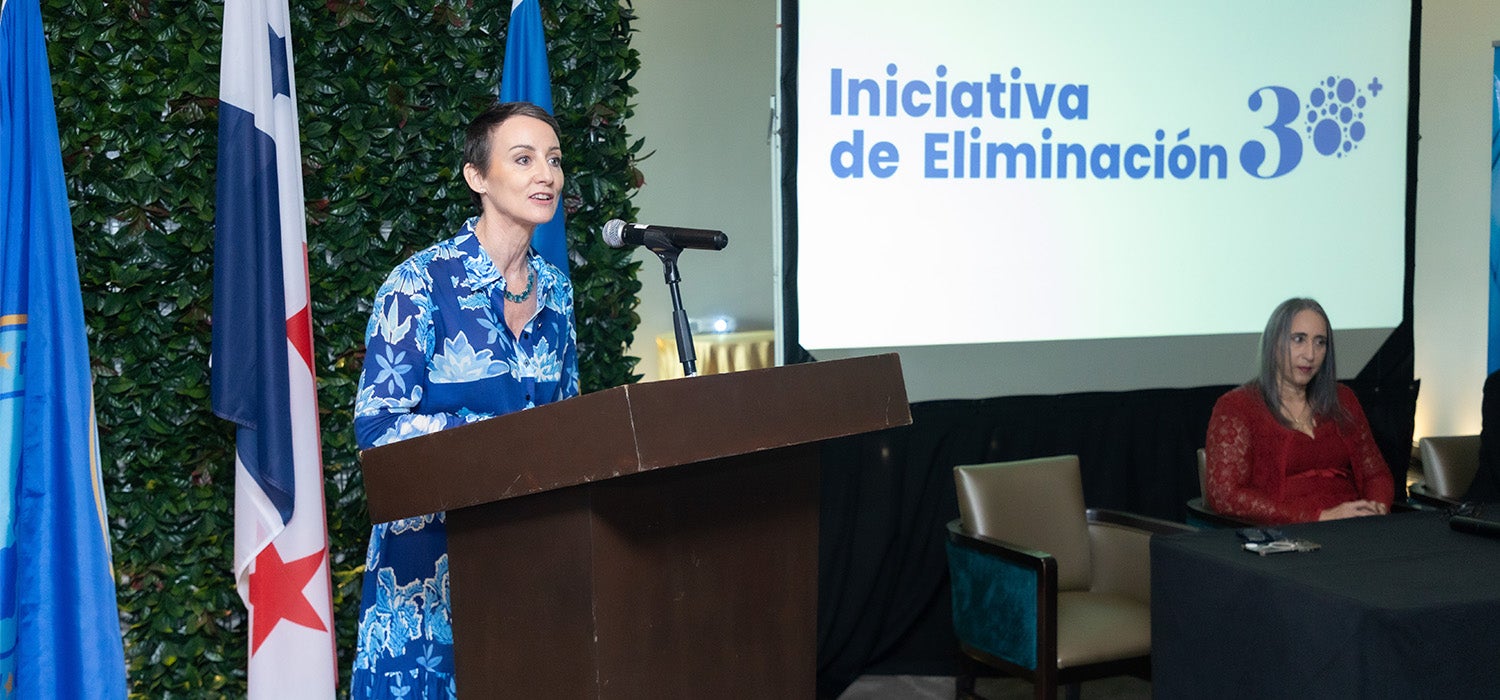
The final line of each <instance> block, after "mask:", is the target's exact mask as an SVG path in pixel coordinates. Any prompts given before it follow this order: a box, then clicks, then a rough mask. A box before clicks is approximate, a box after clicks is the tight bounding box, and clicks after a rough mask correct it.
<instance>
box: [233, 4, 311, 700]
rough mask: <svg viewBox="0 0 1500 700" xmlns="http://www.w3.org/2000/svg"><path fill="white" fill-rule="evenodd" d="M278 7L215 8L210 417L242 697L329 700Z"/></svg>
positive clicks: (302, 246)
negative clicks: (245, 633)
mask: <svg viewBox="0 0 1500 700" xmlns="http://www.w3.org/2000/svg"><path fill="white" fill-rule="evenodd" d="M291 46H292V44H291V24H290V21H289V19H288V17H287V2H286V0H226V1H225V3H224V44H223V51H222V56H223V60H222V61H221V62H220V73H219V161H218V168H219V171H218V183H217V184H218V187H217V205H216V206H217V208H216V210H215V213H214V315H213V361H212V370H211V377H210V379H211V382H212V384H211V392H212V394H211V396H212V403H213V410H214V413H216V414H218V415H219V416H221V417H223V418H225V419H228V420H231V421H234V422H235V423H236V424H237V430H236V432H235V470H234V492H235V496H234V521H235V524H234V572H235V580H236V587H237V588H238V590H239V592H240V597H241V598H242V599H243V600H244V603H245V608H246V610H247V611H248V612H249V615H250V630H249V631H250V638H249V639H248V640H247V642H248V646H249V649H250V660H249V667H248V668H247V669H246V676H247V680H248V686H249V693H248V695H249V697H250V698H251V700H258V699H261V698H288V697H296V698H332V697H334V695H335V693H336V686H337V682H338V667H337V660H336V658H335V653H334V639H333V598H332V587H331V585H330V578H329V574H328V526H327V519H326V518H325V516H324V512H325V511H324V504H323V462H322V455H321V448H320V440H319V432H318V399H317V389H316V387H317V377H316V374H315V372H314V364H313V357H314V355H313V344H312V339H313V337H312V317H311V307H310V306H309V304H308V276H307V274H308V273H307V224H306V211H305V206H304V204H303V194H302V155H301V145H300V132H299V130H298V127H297V101H296V95H297V81H296V72H295V71H294V70H293V61H292V48H291Z"/></svg>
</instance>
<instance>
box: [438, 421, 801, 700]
mask: <svg viewBox="0 0 1500 700" xmlns="http://www.w3.org/2000/svg"><path fill="white" fill-rule="evenodd" d="M818 454H819V452H818V448H817V446H816V445H803V446H797V447H793V448H786V449H779V450H771V451H765V452H760V453H756V454H751V455H742V456H738V457H731V458H725V459H720V460H711V461H708V462H703V463H699V464H694V465H686V466H684V467H681V468H678V469H670V470H660V471H655V472H649V473H645V474H639V475H635V476H630V477H623V478H617V479H610V480H608V481H605V482H600V483H595V484H587V485H582V486H578V487H573V488H569V489H564V490H560V491H555V492H548V493H542V494H537V495H534V496H527V497H524V498H518V499H510V500H507V501H504V502H500V503H496V504H490V505H487V506H480V507H476V508H468V509H465V510H463V511H458V512H454V513H450V514H449V516H448V527H449V551H450V557H451V559H450V572H451V574H450V575H451V579H452V595H453V607H454V609H455V610H457V611H462V612H460V613H458V614H459V615H460V618H459V619H457V620H455V621H454V641H455V658H456V665H457V668H456V670H457V674H458V678H459V692H460V695H461V696H464V697H517V698H530V697H576V698H600V699H604V698H608V699H611V700H619V699H626V698H642V699H645V698H653V699H654V698H668V697H714V698H736V697H742V698H766V697H778V698H779V697H812V696H813V695H814V694H815V685H816V672H817V669H816V663H817V658H816V657H817V639H816V635H817V630H816V626H817V622H816V621H817V536H818V516H817V513H818V504H817V500H818V499H817V493H818Z"/></svg>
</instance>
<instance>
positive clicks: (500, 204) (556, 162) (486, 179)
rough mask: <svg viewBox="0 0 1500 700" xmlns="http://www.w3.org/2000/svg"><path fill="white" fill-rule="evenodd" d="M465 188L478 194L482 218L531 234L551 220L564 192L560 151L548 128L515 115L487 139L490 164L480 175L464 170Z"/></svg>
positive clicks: (553, 135) (540, 122)
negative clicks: (496, 219) (489, 216)
mask: <svg viewBox="0 0 1500 700" xmlns="http://www.w3.org/2000/svg"><path fill="white" fill-rule="evenodd" d="M464 175H465V177H466V178H467V179H468V181H469V187H470V188H472V189H473V190H474V191H475V192H478V193H479V196H480V199H481V200H482V201H483V203H484V211H485V212H486V213H490V212H494V213H496V214H498V215H499V217H500V219H501V220H502V223H511V224H516V225H520V226H522V227H524V228H527V229H532V228H535V227H537V226H538V225H540V224H544V223H547V222H548V221H551V220H552V215H553V214H555V213H556V212H557V199H558V194H559V193H561V192H562V187H563V171H562V147H561V146H560V145H558V142H557V134H556V133H555V132H553V131H552V127H551V126H550V125H549V124H547V122H544V121H542V120H540V119H536V118H533V117H526V116H515V117H511V118H509V119H506V120H505V121H504V122H501V123H500V125H499V126H497V127H495V130H494V131H493V132H492V133H491V134H490V162H489V163H488V167H487V168H486V169H485V171H484V172H478V171H477V170H476V169H475V168H473V165H472V164H470V165H467V166H465V168H464Z"/></svg>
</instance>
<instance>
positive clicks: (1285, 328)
mask: <svg viewBox="0 0 1500 700" xmlns="http://www.w3.org/2000/svg"><path fill="white" fill-rule="evenodd" d="M1308 310H1311V311H1315V312H1317V314H1318V316H1319V317H1321V318H1322V319H1323V327H1324V328H1327V329H1328V345H1327V350H1328V352H1327V353H1326V354H1325V355H1323V366H1322V367H1319V368H1318V373H1317V374H1314V375H1313V378H1312V381H1311V382H1309V383H1308V384H1307V405H1308V406H1310V407H1312V413H1313V416H1314V417H1316V418H1320V419H1327V418H1332V419H1334V420H1335V421H1338V422H1340V423H1342V422H1344V421H1345V420H1347V419H1348V418H1349V414H1348V413H1347V412H1346V411H1345V410H1344V406H1343V404H1340V403H1339V389H1338V381H1339V377H1338V369H1337V367H1338V365H1337V363H1335V362H1334V353H1333V324H1332V323H1329V322H1328V313H1327V312H1326V311H1324V310H1323V305H1322V304H1319V303H1318V302H1316V301H1314V300H1312V299H1307V298H1303V297H1293V298H1291V299H1287V300H1286V301H1283V302H1281V304H1280V305H1279V306H1277V307H1276V310H1275V311H1272V312H1271V318H1270V319H1269V320H1267V321H1266V330H1265V331H1264V332H1262V333H1261V334H1260V374H1259V376H1257V377H1256V378H1255V379H1254V380H1252V382H1251V383H1252V384H1254V385H1255V386H1256V388H1257V389H1259V390H1260V395H1261V398H1262V399H1264V400H1265V402H1266V406H1267V407H1269V408H1270V409H1271V415H1273V416H1276V420H1278V421H1281V424H1282V425H1285V426H1286V427H1288V428H1293V429H1295V427H1294V426H1293V425H1292V423H1291V421H1290V420H1288V419H1287V417H1286V415H1285V412H1284V411H1282V408H1283V406H1282V402H1281V392H1280V391H1278V390H1277V387H1278V385H1279V384H1278V380H1279V379H1280V377H1281V367H1282V363H1283V361H1284V360H1285V358H1286V356H1287V354H1288V352H1289V351H1290V347H1291V342H1292V339H1291V335H1292V319H1293V318H1295V317H1296V316H1297V314H1299V313H1302V312H1303V311H1308Z"/></svg>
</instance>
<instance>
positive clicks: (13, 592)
mask: <svg viewBox="0 0 1500 700" xmlns="http://www.w3.org/2000/svg"><path fill="white" fill-rule="evenodd" d="M0 2H3V4H0V51H3V52H4V58H3V59H0V167H3V168H5V171H6V172H5V173H4V175H3V176H0V211H3V212H4V215H3V216H0V228H3V229H4V236H3V239H0V260H3V263H0V265H3V267H0V471H3V475H0V698H124V697H125V692H126V690H125V652H124V647H123V644H122V642H121V639H120V616H119V607H118V605H117V604H116V601H115V581H114V573H113V571H112V564H111V562H110V549H109V532H108V529H107V526H106V523H107V520H106V518H105V511H104V489H103V486H102V482H101V479H100V470H99V450H98V444H97V438H96V436H97V432H96V430H95V426H94V405H93V384H92V380H91V376H90V373H89V351H88V339H87V337H86V335H85V333H84V325H83V300H82V297H81V296H80V293H79V287H78V260H77V257H76V256H75V255H74V252H73V224H72V219H71V217H70V216H69V214H68V195H67V190H66V185H65V182H64V180H63V169H62V152H61V149H60V146H59V144H58V138H57V113H56V110H55V107H54V106H53V102H52V77H51V72H50V71H49V69H48V67H47V47H46V41H45V39H44V38H43V35H42V16H41V6H40V3H39V2H38V0H0Z"/></svg>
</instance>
